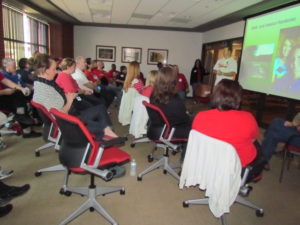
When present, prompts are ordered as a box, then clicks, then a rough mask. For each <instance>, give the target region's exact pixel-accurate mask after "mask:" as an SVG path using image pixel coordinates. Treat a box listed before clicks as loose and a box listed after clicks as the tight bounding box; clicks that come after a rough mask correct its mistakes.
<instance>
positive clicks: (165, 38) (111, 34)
mask: <svg viewBox="0 0 300 225" xmlns="http://www.w3.org/2000/svg"><path fill="white" fill-rule="evenodd" d="M96 45H108V46H116V50H117V52H116V62H115V64H116V65H117V68H119V67H120V66H121V65H126V63H121V47H139V48H142V63H141V71H142V72H143V73H144V74H145V76H146V75H147V73H148V72H149V71H150V70H153V69H156V68H157V67H156V66H155V65H147V49H148V48H157V49H168V50H169V54H168V63H170V64H177V65H178V66H179V69H180V71H181V72H182V73H183V74H185V75H186V77H187V79H189V77H190V72H191V69H192V66H193V64H194V61H195V59H196V58H200V56H201V50H202V34H201V33H193V32H177V31H160V30H143V29H125V28H104V27H92V26H75V28H74V56H75V57H76V56H79V55H82V56H84V57H91V58H92V59H95V56H96ZM110 65H111V63H109V62H105V69H106V70H109V69H110ZM188 81H189V80H188Z"/></svg>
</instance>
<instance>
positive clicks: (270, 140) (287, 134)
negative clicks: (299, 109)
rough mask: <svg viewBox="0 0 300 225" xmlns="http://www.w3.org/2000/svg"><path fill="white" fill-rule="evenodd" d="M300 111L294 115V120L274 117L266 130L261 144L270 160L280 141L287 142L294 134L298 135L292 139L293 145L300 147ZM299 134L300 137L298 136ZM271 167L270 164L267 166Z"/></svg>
mask: <svg viewBox="0 0 300 225" xmlns="http://www.w3.org/2000/svg"><path fill="white" fill-rule="evenodd" d="M299 128H300V113H297V115H296V116H295V117H294V119H293V121H292V122H290V121H284V120H283V119H280V118H276V119H274V120H273V121H272V122H271V124H270V126H269V128H268V129H267V130H266V133H265V138H264V140H263V142H262V145H261V150H262V153H263V155H264V156H265V157H266V159H267V160H268V161H270V160H271V158H272V155H273V153H274V152H275V150H276V146H277V144H278V143H279V142H285V143H286V142H287V141H288V140H289V139H290V138H291V137H292V136H296V137H295V138H293V139H292V140H291V143H290V144H291V145H293V146H295V147H299V148H300V135H299ZM297 136H298V137H297ZM266 169H269V165H267V166H266Z"/></svg>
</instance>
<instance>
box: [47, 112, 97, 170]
mask: <svg viewBox="0 0 300 225" xmlns="http://www.w3.org/2000/svg"><path fill="white" fill-rule="evenodd" d="M50 112H51V113H52V114H53V115H54V117H55V119H56V120H57V123H58V126H59V129H60V132H61V136H62V142H61V148H60V152H59V159H60V162H61V163H62V164H63V165H64V166H66V167H67V168H74V167H80V165H81V163H82V161H83V160H85V163H86V164H87V165H92V163H93V162H94V160H95V157H96V143H95V142H94V140H93V137H92V135H91V133H90V132H89V130H88V129H87V128H86V126H85V125H84V124H83V122H81V121H80V120H79V119H78V118H76V117H74V116H71V115H68V114H66V113H63V112H60V111H58V110H57V109H54V108H52V109H51V110H50Z"/></svg>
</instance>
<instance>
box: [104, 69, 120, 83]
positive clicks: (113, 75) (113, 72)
mask: <svg viewBox="0 0 300 225" xmlns="http://www.w3.org/2000/svg"><path fill="white" fill-rule="evenodd" d="M118 73H119V72H118V71H117V70H110V71H108V72H107V73H106V76H105V77H106V79H107V80H108V82H109V83H110V82H111V80H112V79H113V78H116V77H117V75H118Z"/></svg>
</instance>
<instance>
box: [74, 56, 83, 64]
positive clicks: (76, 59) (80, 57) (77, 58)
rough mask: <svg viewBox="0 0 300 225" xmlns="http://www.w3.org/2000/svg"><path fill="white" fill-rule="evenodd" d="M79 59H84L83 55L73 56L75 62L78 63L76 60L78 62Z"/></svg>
mask: <svg viewBox="0 0 300 225" xmlns="http://www.w3.org/2000/svg"><path fill="white" fill-rule="evenodd" d="M81 59H84V60H85V58H84V57H83V56H77V57H76V58H75V62H76V64H78V62H79V61H80V60H81Z"/></svg>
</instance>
